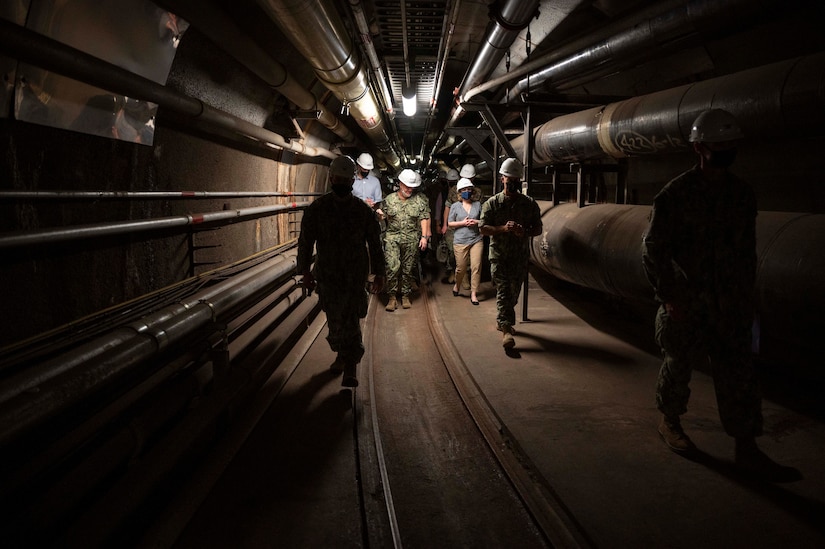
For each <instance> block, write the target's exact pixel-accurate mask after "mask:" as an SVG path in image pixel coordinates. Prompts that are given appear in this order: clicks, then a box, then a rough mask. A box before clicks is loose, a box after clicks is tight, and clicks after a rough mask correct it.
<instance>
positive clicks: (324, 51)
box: [257, 0, 401, 168]
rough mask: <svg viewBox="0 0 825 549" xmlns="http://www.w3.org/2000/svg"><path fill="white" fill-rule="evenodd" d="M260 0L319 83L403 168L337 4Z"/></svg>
mask: <svg viewBox="0 0 825 549" xmlns="http://www.w3.org/2000/svg"><path fill="white" fill-rule="evenodd" d="M257 3H258V4H259V5H260V6H261V8H262V9H263V10H264V11H265V12H266V13H267V15H269V17H270V18H271V19H272V21H273V22H274V23H275V24H276V25H278V27H279V28H280V29H281V30H282V31H283V33H284V35H286V36H287V37H288V38H289V39H290V41H291V42H292V44H293V45H294V46H295V47H296V48H297V49H298V51H299V52H300V53H301V54H302V55H303V56H304V57H305V58H306V59H307V61H308V62H309V64H310V65H311V66H312V68H313V69H315V74H316V75H317V76H318V78H319V79H320V80H321V82H323V84H324V85H325V86H326V87H327V88H328V89H329V90H330V91H332V92H333V93H334V94H335V96H336V97H338V98H339V99H340V100H341V102H342V103H343V104H344V106H345V107H346V108H349V109H350V111H351V112H352V115H353V117H354V118H355V120H356V122H357V123H358V125H359V126H361V128H362V129H363V130H364V131H365V132H366V133H367V135H368V136H369V138H370V140H371V141H372V142H373V143H375V145H376V147H378V149H379V150H380V151H381V152H382V154H383V156H384V159H385V160H386V161H387V163H388V164H390V165H391V166H393V167H394V168H398V167H400V166H401V161H400V159H399V158H398V155H396V153H395V151H394V150H393V148H392V145H391V143H390V139H389V137H388V133H387V128H386V123H385V121H384V117H383V116H382V113H381V108H380V106H379V104H378V101H377V99H376V98H375V95H374V94H373V92H372V89H371V88H370V85H369V78H368V76H367V72H366V71H365V70H364V67H363V64H362V63H361V60H360V58H359V55H358V50H357V49H356V48H355V45H354V43H353V40H352V37H351V36H350V35H349V33H348V32H347V30H346V28H345V27H344V23H343V21H342V20H341V16H340V15H339V14H338V11H337V10H336V9H335V7H334V6H332V5H331V4H330V2H328V1H325V0H257Z"/></svg>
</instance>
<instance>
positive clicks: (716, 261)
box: [642, 167, 756, 309]
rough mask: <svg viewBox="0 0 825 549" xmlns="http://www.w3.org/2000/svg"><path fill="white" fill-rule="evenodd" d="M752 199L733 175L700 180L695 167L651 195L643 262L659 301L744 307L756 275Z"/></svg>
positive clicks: (751, 294) (750, 295) (751, 293)
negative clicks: (700, 302)
mask: <svg viewBox="0 0 825 549" xmlns="http://www.w3.org/2000/svg"><path fill="white" fill-rule="evenodd" d="M755 227H756V197H755V195H754V193H753V190H752V189H751V188H750V186H748V185H747V184H746V183H745V182H744V181H742V180H741V179H739V178H738V177H736V176H734V175H732V174H727V175H726V177H725V180H724V181H722V182H713V181H709V180H707V179H705V178H704V177H703V176H702V174H701V172H699V170H698V167H694V168H693V169H691V170H688V171H687V172H685V173H683V174H681V175H679V176H678V177H676V178H675V179H673V180H672V181H671V182H670V183H668V184H667V185H666V186H665V187H664V188H663V189H662V190H661V191H660V192H659V194H657V195H656V197H655V198H654V201H653V210H652V211H651V215H650V226H649V227H648V230H647V233H646V235H645V237H644V249H643V258H642V260H643V264H644V268H645V273H646V274H647V277H648V280H649V281H650V283H651V284H652V285H653V288H654V289H655V291H656V298H657V299H658V300H659V301H661V302H663V303H667V302H683V303H685V302H689V301H697V298H698V300H700V301H704V302H712V303H714V307H721V308H723V309H726V308H729V307H734V308H736V309H741V307H742V306H745V307H747V306H748V304H749V303H750V302H751V301H752V297H753V288H754V282H755V278H756V228H755Z"/></svg>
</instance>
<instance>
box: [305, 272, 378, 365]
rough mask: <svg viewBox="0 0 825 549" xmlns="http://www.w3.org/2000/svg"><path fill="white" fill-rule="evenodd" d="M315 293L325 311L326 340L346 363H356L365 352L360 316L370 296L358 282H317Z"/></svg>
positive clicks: (365, 309)
mask: <svg viewBox="0 0 825 549" xmlns="http://www.w3.org/2000/svg"><path fill="white" fill-rule="evenodd" d="M318 297H319V299H320V304H321V308H322V309H323V310H324V312H325V313H326V315H327V330H328V331H329V333H328V335H327V342H328V343H329V348H330V349H332V350H333V351H334V352H336V353H338V355H339V356H340V358H341V359H342V360H343V361H344V362H346V363H347V364H358V362H360V361H361V357H362V356H364V343H363V339H362V336H361V318H363V317H364V316H366V313H367V304H368V303H369V296H368V295H367V292H366V289H365V288H364V287H361V286H357V287H354V288H340V287H335V286H331V287H327V286H326V285H322V284H320V283H319V285H318Z"/></svg>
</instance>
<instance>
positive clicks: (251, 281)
mask: <svg viewBox="0 0 825 549" xmlns="http://www.w3.org/2000/svg"><path fill="white" fill-rule="evenodd" d="M295 262H296V259H295V257H292V258H291V259H290V260H288V261H283V262H281V263H279V264H278V265H277V266H276V268H271V265H270V264H268V263H263V264H261V265H259V266H257V267H255V268H253V269H251V270H250V271H253V272H252V273H251V274H248V275H246V276H243V277H242V278H243V281H240V280H234V279H230V280H229V282H230V283H229V284H227V285H224V286H222V290H223V291H221V292H218V293H215V292H214V291H213V292H212V298H211V299H210V300H206V299H201V300H199V301H195V302H193V303H192V304H191V305H189V306H187V307H184V308H183V311H181V312H180V313H178V314H175V315H172V316H169V317H168V318H166V319H165V320H164V321H162V322H159V323H157V324H153V325H152V326H151V327H150V326H147V327H146V328H145V329H143V330H141V331H139V332H138V333H137V334H136V335H135V336H134V337H131V338H128V339H126V340H125V341H123V342H121V343H119V344H112V343H111V342H110V337H111V336H110V335H109V334H107V335H104V336H102V337H100V338H97V339H96V340H95V343H96V344H97V346H99V347H100V348H103V349H106V352H104V353H102V354H100V355H98V356H96V357H95V358H93V359H90V360H83V361H81V362H79V363H78V364H77V366H82V371H81V370H80V369H78V368H77V367H74V368H72V369H69V370H67V369H65V368H61V363H62V362H63V361H70V362H76V361H74V360H73V359H74V351H71V352H69V353H67V354H66V355H62V356H60V357H57V358H56V359H52V360H51V361H49V368H48V369H47V370H46V371H51V370H52V369H55V368H56V369H58V370H60V371H61V374H62V375H61V376H60V378H59V379H58V378H57V377H55V376H46V378H45V379H44V380H41V383H42V386H39V387H40V390H39V391H37V392H20V391H19V389H20V388H21V387H22V386H23V385H19V384H16V385H15V386H14V387H10V388H9V389H8V390H5V389H4V391H3V392H4V393H6V394H7V396H6V399H4V400H5V401H4V402H3V404H2V405H0V444H2V443H5V442H6V441H8V440H9V439H11V438H13V437H14V436H16V435H17V434H19V433H20V432H22V431H24V430H26V429H28V428H31V427H32V426H34V425H36V424H39V423H40V422H42V421H44V420H46V419H48V418H49V417H51V416H52V415H54V414H55V413H57V412H58V411H59V410H60V409H63V408H65V407H66V406H70V405H72V404H73V403H76V402H78V401H80V400H81V399H82V398H84V397H85V396H86V395H88V394H90V393H91V392H93V391H94V390H95V389H97V388H98V387H101V386H102V385H104V384H105V383H107V382H109V381H112V380H113V379H115V378H117V377H119V376H121V375H123V374H125V373H127V372H129V371H130V370H132V369H134V368H137V367H139V366H140V365H141V364H144V363H146V362H147V361H149V360H152V359H154V358H156V357H157V356H158V355H160V354H161V353H162V352H164V351H165V350H166V349H168V348H169V347H171V346H172V345H175V344H180V343H182V342H184V341H186V340H187V338H189V337H191V336H192V335H193V334H195V333H197V332H198V331H201V330H203V329H205V328H207V327H209V326H210V325H214V324H215V323H217V322H220V321H222V320H225V319H226V318H227V317H228V316H229V315H230V314H231V313H232V312H233V311H235V310H237V308H239V307H241V306H242V305H244V304H245V303H249V302H251V301H253V300H257V299H259V297H260V295H261V294H262V293H264V292H266V291H269V290H270V289H271V287H272V285H273V284H277V283H278V282H279V281H280V280H282V279H283V278H284V277H288V276H290V275H293V274H294V272H295V266H296V263H295ZM4 387H5V384H4Z"/></svg>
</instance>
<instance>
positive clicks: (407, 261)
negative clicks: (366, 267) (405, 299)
mask: <svg viewBox="0 0 825 549" xmlns="http://www.w3.org/2000/svg"><path fill="white" fill-rule="evenodd" d="M384 213H385V214H386V216H387V232H386V234H385V237H384V248H385V254H386V258H387V293H388V294H389V295H390V296H394V295H396V293H397V292H398V284H399V278H400V279H401V280H400V283H401V295H402V296H405V295H410V293H411V292H412V281H413V272H414V270H415V266H416V264H417V262H418V243H419V242H420V240H421V220H422V219H429V218H430V205H429V203H428V202H427V197H426V196H425V195H424V194H422V193H415V194H413V195H412V196H411V197H410V198H408V199H407V200H402V199H401V197H399V196H398V193H393V194H391V195H389V196H388V197H387V198H385V199H384Z"/></svg>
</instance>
